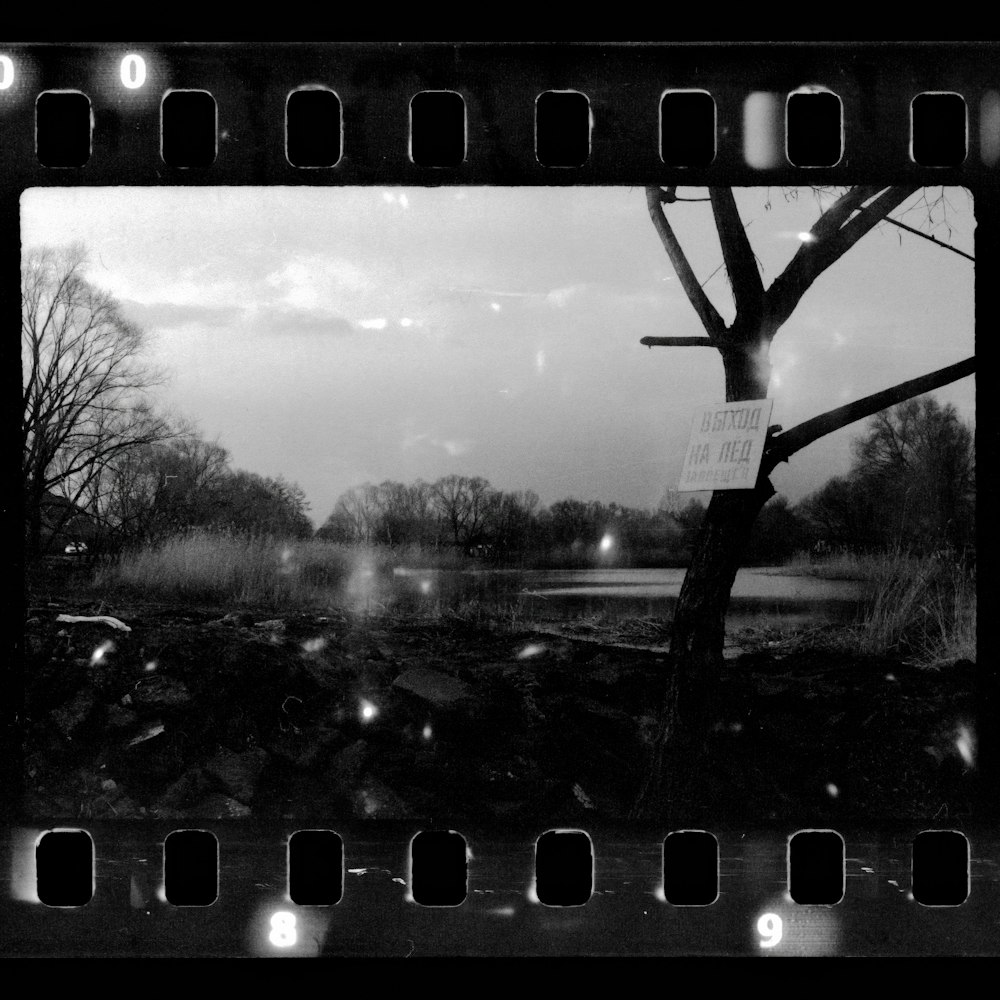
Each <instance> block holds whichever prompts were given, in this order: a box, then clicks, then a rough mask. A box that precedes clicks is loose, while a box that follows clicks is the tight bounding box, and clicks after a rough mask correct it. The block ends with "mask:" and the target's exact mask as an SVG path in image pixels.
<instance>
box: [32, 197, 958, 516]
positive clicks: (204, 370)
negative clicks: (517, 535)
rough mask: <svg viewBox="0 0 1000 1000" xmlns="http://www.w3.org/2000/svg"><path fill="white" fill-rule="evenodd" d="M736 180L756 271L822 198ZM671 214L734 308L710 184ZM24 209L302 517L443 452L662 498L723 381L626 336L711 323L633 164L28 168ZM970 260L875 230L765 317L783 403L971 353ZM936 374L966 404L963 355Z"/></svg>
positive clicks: (787, 248) (807, 405) (715, 369)
mask: <svg viewBox="0 0 1000 1000" xmlns="http://www.w3.org/2000/svg"><path fill="white" fill-rule="evenodd" d="M679 193H680V194H681V195H682V196H690V197H697V196H699V195H704V194H705V193H706V192H705V191H704V190H702V189H695V188H690V189H684V188H682V189H680V192H679ZM937 193H938V190H937V189H935V191H934V194H935V195H936V194H937ZM946 194H947V196H948V200H949V208H948V221H949V223H950V225H951V231H950V233H949V231H948V230H947V229H945V228H942V227H939V228H937V229H936V230H935V232H936V235H937V237H938V238H939V239H941V240H945V241H947V242H949V243H950V244H952V245H953V246H956V247H959V248H960V249H962V250H965V251H966V252H968V253H972V252H973V235H974V228H975V222H974V216H973V206H972V200H971V197H970V196H969V195H967V194H966V192H964V191H961V190H948V191H947V192H946ZM919 200H920V196H914V198H912V199H910V201H909V202H907V203H906V205H904V206H903V209H900V210H898V211H897V212H895V213H894V217H895V218H898V219H902V220H903V221H905V222H907V223H908V224H910V225H914V226H919V225H921V224H923V223H925V222H926V212H922V211H920V210H918V209H914V210H913V211H912V212H909V213H906V212H905V210H906V208H908V207H909V206H912V205H916V204H917V203H918V202H919ZM737 201H738V204H739V206H740V211H741V215H742V218H743V220H744V222H745V223H746V224H747V226H748V229H747V232H748V234H749V236H750V240H751V243H752V245H753V247H754V249H755V251H756V253H757V256H758V258H759V260H760V263H761V266H762V273H763V278H764V282H765V285H767V284H770V282H771V281H772V280H773V279H774V278H775V276H776V275H777V274H778V273H779V272H780V270H781V268H782V267H783V266H784V264H785V263H786V262H787V261H788V259H789V258H790V257H791V255H792V254H793V253H794V252H795V249H796V248H797V247H798V245H799V239H798V233H799V232H801V231H803V230H805V229H808V228H809V226H810V225H811V224H812V223H813V222H814V221H815V219H816V217H817V216H818V214H819V211H820V208H819V206H818V204H817V201H816V198H815V196H814V195H813V193H812V192H811V191H802V192H800V193H799V195H798V198H797V199H793V200H786V195H785V193H783V191H782V190H781V189H778V188H772V189H763V188H749V189H743V190H740V191H738V192H737ZM768 204H769V206H770V207H769V208H767V207H766V206H767V205H768ZM669 213H670V214H669V219H670V221H671V224H672V225H673V226H674V227H675V230H676V232H677V234H678V237H679V238H680V240H681V242H682V245H683V246H684V247H685V249H686V250H687V252H688V256H689V259H690V261H691V263H692V265H693V267H694V270H695V273H696V274H697V275H698V277H699V279H701V280H702V281H706V284H705V289H706V291H707V292H708V293H709V295H710V297H711V298H712V300H713V301H714V302H715V304H716V306H717V307H718V308H719V310H720V312H722V314H723V316H724V317H725V318H726V319H727V320H729V319H731V317H732V312H733V310H732V300H731V297H730V294H729V289H728V284H727V281H726V277H725V272H724V270H723V269H721V268H720V265H721V263H722V258H721V253H720V251H719V246H718V240H717V238H716V236H715V232H714V226H713V224H712V219H711V208H710V206H709V205H708V204H707V203H700V204H676V205H673V206H670V207H669ZM21 227H22V229H21V235H22V244H23V245H24V246H26V247H33V246H37V245H49V246H59V245H63V244H68V243H72V242H77V241H79V242H82V243H84V244H85V245H86V247H87V249H88V252H89V259H90V268H89V272H88V274H89V278H90V280H91V281H92V282H93V283H94V284H95V285H98V286H100V287H103V288H107V289H108V290H110V291H111V292H112V293H113V294H114V295H115V296H117V297H118V298H119V299H120V301H121V303H122V307H123V310H124V312H125V314H126V315H127V316H128V317H129V318H130V319H133V320H134V321H136V322H137V323H139V324H140V325H142V326H143V327H144V328H145V329H146V330H147V331H148V332H149V334H150V356H151V358H152V359H153V360H155V361H156V362H157V363H158V364H160V365H161V366H162V367H163V368H165V369H166V370H167V371H168V372H169V374H170V380H169V383H168V384H167V385H166V386H165V387H164V388H163V390H162V398H163V402H164V404H165V405H167V406H169V408H170V409H171V410H172V411H173V412H175V413H177V414H179V415H183V416H185V417H187V418H189V419H191V420H193V421H194V422H195V423H196V424H197V426H198V427H199V428H200V430H201V433H202V434H203V435H204V436H205V437H206V438H208V439H211V440H216V439H217V440H218V441H219V442H220V443H221V444H222V445H223V446H225V447H226V448H227V449H228V450H229V451H230V453H231V455H232V461H233V464H234V466H236V467H239V468H244V469H249V470H252V471H254V472H258V473H261V474H262V475H271V476H276V475H282V476H284V477H285V478H287V479H290V480H294V481H296V482H298V483H299V484H300V485H301V486H302V487H303V488H304V489H305V491H306V494H307V496H308V498H309V501H310V503H311V511H310V513H311V515H312V518H313V521H314V522H315V523H316V524H317V525H318V524H321V523H322V521H323V520H324V519H325V518H326V517H327V516H328V515H329V513H330V512H331V510H332V509H333V504H334V502H335V500H336V498H337V496H338V495H339V494H340V493H342V492H343V491H344V490H346V489H347V488H348V487H350V486H354V485H358V484H361V483H364V482H372V483H377V482H381V481H382V480H384V479H395V480H402V481H405V482H409V481H412V480H414V479H417V478H423V479H426V480H434V479H436V478H438V477H439V476H442V475H446V474H448V473H452V472H455V473H461V474H467V475H482V476H485V477H486V478H487V479H489V480H490V482H491V483H493V485H494V486H497V487H500V488H503V489H534V490H535V491H536V492H538V493H539V495H540V496H541V498H542V502H543V503H546V504H548V503H551V502H553V501H555V500H558V499H561V498H563V497H566V496H575V497H579V498H581V499H584V500H589V499H597V500H602V501H605V502H610V501H617V502H618V503H622V504H626V505H629V506H639V507H654V506H655V505H656V504H657V502H658V501H659V499H660V498H661V496H662V495H663V492H664V490H665V489H666V488H667V487H676V486H677V484H678V479H679V475H680V470H681V464H682V461H683V457H684V452H685V446H686V444H687V439H688V434H689V431H690V423H691V413H692V410H693V409H694V408H696V407H698V406H701V405H704V404H709V403H715V402H722V401H723V400H724V398H725V397H724V388H723V379H722V362H721V360H720V358H719V356H718V354H717V353H716V352H715V351H709V350H705V349H704V348H654V349H652V350H649V349H647V348H645V347H642V346H640V344H639V338H640V337H643V336H646V335H681V336H692V335H699V334H702V333H703V330H702V328H701V326H700V324H699V321H698V319H697V317H696V315H695V313H694V310H693V309H692V307H691V305H690V304H689V303H688V301H687V299H686V297H685V296H684V293H683V291H682V289H681V287H680V284H679V282H678V281H677V279H676V277H675V276H674V273H673V270H672V268H671V266H670V263H669V261H668V259H667V256H666V254H665V252H664V250H663V248H662V246H661V244H660V242H659V239H658V237H657V235H656V233H655V231H654V229H653V226H652V223H651V222H650V219H649V216H648V214H647V211H646V203H645V194H644V191H643V190H642V188H639V187H636V188H463V189H457V188H415V189H406V190H404V189H400V188H393V189H383V188H374V187H367V188H343V189H337V188H331V187H322V188H303V187H296V188H179V187H173V188H68V189H56V188H47V189H33V190H31V191H28V192H26V193H25V194H24V196H23V197H22V200H21ZM717 269H718V270H717ZM713 272H715V273H714V276H712V275H713ZM973 274H974V265H973V264H972V262H971V261H969V260H966V259H964V258H962V257H960V256H958V255H957V254H953V253H950V252H949V251H947V250H944V249H941V248H940V247H936V246H934V245H933V244H931V243H929V242H927V241H926V240H922V239H920V238H918V237H916V236H911V235H910V234H908V233H905V232H902V231H901V230H899V229H897V228H896V227H893V226H889V225H884V226H881V227H879V228H878V229H876V230H875V231H873V232H871V233H869V234H868V235H867V236H865V237H864V238H863V239H862V240H861V242H860V243H858V244H857V245H856V246H855V247H854V248H852V249H851V250H850V251H849V252H848V254H847V255H845V256H844V257H843V258H842V259H841V260H840V261H838V262H837V263H836V264H835V265H834V266H833V267H832V268H830V269H829V270H828V271H827V272H826V273H825V274H824V275H823V276H822V277H821V278H820V279H819V280H818V281H817V283H816V284H815V285H814V286H813V288H812V289H810V291H809V292H807V294H806V295H805V297H804V298H803V300H802V302H801V303H800V305H799V307H798V309H797V310H796V311H795V313H794V314H793V316H792V317H791V319H790V320H789V321H788V322H787V323H786V324H785V326H784V327H783V328H782V329H781V331H780V332H779V333H778V335H777V337H776V338H775V341H774V343H773V345H772V351H771V357H772V361H773V362H774V372H775V375H774V379H773V380H772V384H771V389H770V392H769V395H770V396H771V397H773V399H774V412H773V416H772V421H773V422H776V423H780V424H782V425H783V426H784V427H785V428H786V429H788V428H790V427H792V426H794V425H795V424H796V423H798V422H800V421H802V420H805V419H808V418H809V417H812V416H815V415H816V414H818V413H821V412H823V411H824V410H827V409H829V408H831V407H833V406H837V405H839V404H842V403H845V402H848V401H849V400H852V399H856V398H858V397H860V396H864V395H867V394H869V393H872V392H876V391H878V390H880V389H884V388H887V387H889V386H891V385H893V384H894V383H896V382H899V381H902V380H904V379H909V378H914V377H916V376H918V375H922V374H924V373H926V372H928V371H932V370H934V369H937V368H941V367H944V366H945V365H949V364H952V363H954V362H957V361H961V360H963V359H964V358H966V357H968V356H970V355H971V354H973V353H974V344H973V306H974V300H973ZM710 276H711V277H710ZM937 395H938V397H939V398H940V399H941V400H942V401H948V402H953V403H955V405H956V406H957V407H958V409H959V411H960V412H961V414H962V415H963V417H965V418H966V419H967V420H969V421H970V422H971V421H972V420H973V419H974V402H975V385H974V379H973V378H967V379H964V380H963V381H961V382H958V383H954V384H953V385H951V386H949V387H947V388H945V389H943V390H940V391H939V392H938V393H937ZM860 429H861V425H859V424H855V425H853V426H852V427H849V428H845V429H844V430H841V431H839V432H838V433H836V434H833V435H830V436H829V437H826V438H823V439H822V440H821V441H819V442H817V443H816V444H814V445H812V446H810V447H809V448H808V449H806V450H805V451H804V452H801V453H799V454H798V455H796V456H795V457H794V458H793V459H792V461H791V463H790V464H788V465H782V466H781V467H780V468H779V469H778V470H777V471H776V472H775V474H774V476H773V477H772V481H773V482H774V485H775V487H776V488H777V490H778V492H779V493H783V494H785V495H786V496H787V497H789V498H790V499H791V500H793V501H796V500H799V499H801V498H802V497H803V496H805V495H806V494H808V493H809V492H811V491H812V490H814V489H816V488H818V487H819V486H820V485H822V483H823V482H825V481H826V479H827V478H828V477H829V476H831V475H835V474H838V473H843V472H845V471H846V470H847V468H848V466H849V464H850V440H851V438H852V437H853V436H855V435H856V434H857V433H858V431H859V430H860Z"/></svg>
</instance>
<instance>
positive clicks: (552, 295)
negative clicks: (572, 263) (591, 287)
mask: <svg viewBox="0 0 1000 1000" xmlns="http://www.w3.org/2000/svg"><path fill="white" fill-rule="evenodd" d="M584 288H586V285H567V286H566V287H565V288H553V289H552V291H551V292H549V293H548V295H546V296H545V301H546V302H547V303H548V304H549V305H550V306H555V307H556V308H557V309H562V308H564V307H565V305H566V303H567V302H569V300H570V299H571V298H573V297H574V296H576V295H578V294H579V293H580V292H582V291H583V290H584Z"/></svg>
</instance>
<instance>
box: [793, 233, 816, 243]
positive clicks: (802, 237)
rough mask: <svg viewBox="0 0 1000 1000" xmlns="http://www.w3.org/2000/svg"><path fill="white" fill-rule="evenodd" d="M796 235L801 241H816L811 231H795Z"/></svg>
mask: <svg viewBox="0 0 1000 1000" xmlns="http://www.w3.org/2000/svg"><path fill="white" fill-rule="evenodd" d="M796 235H797V236H798V238H799V239H800V240H801V241H802V242H803V243H815V242H816V237H815V236H813V234H812V233H809V232H801V233H796Z"/></svg>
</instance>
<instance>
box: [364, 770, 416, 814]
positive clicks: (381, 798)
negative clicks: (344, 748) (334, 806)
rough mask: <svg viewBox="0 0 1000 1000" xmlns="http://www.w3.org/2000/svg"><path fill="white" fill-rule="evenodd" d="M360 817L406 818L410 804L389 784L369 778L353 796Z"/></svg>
mask: <svg viewBox="0 0 1000 1000" xmlns="http://www.w3.org/2000/svg"><path fill="white" fill-rule="evenodd" d="M353 802H354V815H355V816H357V817H358V819H406V818H407V817H408V816H410V815H411V812H410V808H409V806H408V805H407V804H406V803H405V802H404V801H403V799H402V798H400V796H399V795H397V794H396V792H394V791H393V790H392V789H391V788H390V787H389V786H388V785H385V784H383V783H382V782H381V781H377V780H376V779H374V778H369V779H368V780H367V781H365V783H364V785H363V786H362V787H361V788H359V789H358V790H357V791H356V792H355V793H354V797H353Z"/></svg>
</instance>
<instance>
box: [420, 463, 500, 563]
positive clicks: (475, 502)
mask: <svg viewBox="0 0 1000 1000" xmlns="http://www.w3.org/2000/svg"><path fill="white" fill-rule="evenodd" d="M495 493H496V491H495V490H494V489H493V487H492V486H490V484H489V482H488V481H487V480H485V479H483V478H482V477H481V476H472V477H470V476H456V475H450V476H444V477H443V478H442V479H439V480H438V481H437V482H436V483H434V485H433V487H431V494H432V496H433V499H434V505H435V507H436V509H437V511H438V513H439V514H440V516H441V518H442V520H443V521H444V522H445V523H446V524H447V525H448V527H449V529H450V530H451V534H452V540H453V542H454V544H455V545H456V546H460V545H464V546H468V545H474V544H476V543H477V542H478V541H479V540H480V538H481V536H482V534H483V530H484V528H485V526H486V521H487V518H488V517H489V514H490V512H491V509H492V507H491V505H492V503H493V501H492V497H493V495H494V494H495Z"/></svg>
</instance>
